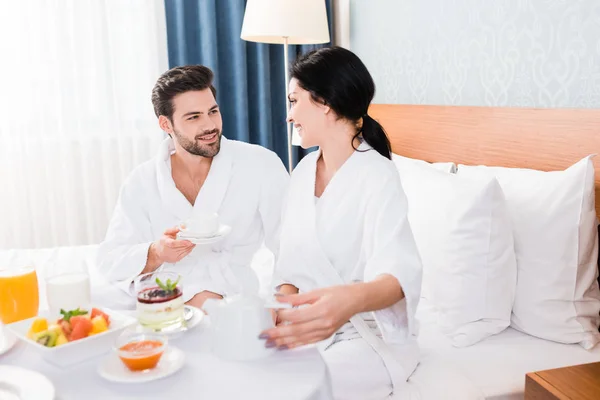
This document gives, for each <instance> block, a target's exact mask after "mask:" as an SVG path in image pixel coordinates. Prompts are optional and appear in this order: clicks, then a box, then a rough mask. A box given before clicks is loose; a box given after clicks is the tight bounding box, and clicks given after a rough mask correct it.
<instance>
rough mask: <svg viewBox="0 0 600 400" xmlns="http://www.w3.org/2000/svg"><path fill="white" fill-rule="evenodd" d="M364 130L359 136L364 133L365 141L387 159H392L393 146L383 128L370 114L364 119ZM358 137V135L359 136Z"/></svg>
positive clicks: (362, 129)
mask: <svg viewBox="0 0 600 400" xmlns="http://www.w3.org/2000/svg"><path fill="white" fill-rule="evenodd" d="M362 120H363V123H362V128H361V130H360V132H359V133H358V134H361V133H362V137H363V139H364V140H365V141H366V142H367V143H368V144H369V146H371V147H372V148H373V149H375V150H376V151H377V152H378V153H379V154H381V155H382V156H384V157H385V158H388V159H391V158H392V146H391V145H390V140H389V139H388V137H387V135H386V133H385V130H383V126H381V125H380V124H379V122H377V121H375V120H374V119H373V118H371V117H370V116H369V115H368V114H365V115H364V116H363V117H362ZM357 136H358V135H357Z"/></svg>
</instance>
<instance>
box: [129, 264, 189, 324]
mask: <svg viewBox="0 0 600 400" xmlns="http://www.w3.org/2000/svg"><path fill="white" fill-rule="evenodd" d="M135 291H136V294H137V317H138V322H139V323H140V324H141V325H142V326H144V327H145V328H148V329H151V330H154V331H170V330H177V329H179V328H182V327H185V319H184V302H183V287H182V285H181V276H180V275H179V274H177V273H175V272H160V271H155V272H150V273H148V274H143V275H140V276H138V277H137V278H136V280H135Z"/></svg>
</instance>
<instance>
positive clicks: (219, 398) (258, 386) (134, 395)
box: [0, 321, 332, 400]
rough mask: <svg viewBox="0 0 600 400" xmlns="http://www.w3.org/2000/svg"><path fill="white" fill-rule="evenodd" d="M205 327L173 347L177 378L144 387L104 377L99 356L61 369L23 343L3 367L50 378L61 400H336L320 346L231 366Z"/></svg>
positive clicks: (2, 359)
mask: <svg viewBox="0 0 600 400" xmlns="http://www.w3.org/2000/svg"><path fill="white" fill-rule="evenodd" d="M207 328H208V327H207V325H206V324H205V323H204V321H203V322H202V324H201V325H200V326H198V327H196V328H194V329H193V330H191V331H189V332H186V333H185V335H183V336H180V337H178V338H176V339H173V340H172V341H171V342H170V343H171V345H172V346H176V347H178V348H180V349H181V350H183V351H184V352H185V355H186V362H185V365H184V366H183V368H182V369H181V370H179V371H178V372H177V373H176V374H175V375H172V376H169V377H166V378H163V379H160V380H156V381H153V382H149V383H142V384H128V383H113V382H109V381H107V380H105V379H104V378H102V377H101V376H100V375H99V374H98V372H97V368H98V365H99V363H100V361H101V360H102V357H105V356H102V357H98V358H95V359H92V360H89V361H86V362H84V363H81V364H77V365H75V366H71V367H68V368H65V369H59V368H57V367H54V366H53V365H51V364H48V363H47V362H46V361H44V360H43V359H42V358H41V355H39V353H37V352H36V351H35V350H33V349H32V348H31V347H30V346H28V345H26V344H24V343H17V345H16V346H15V347H14V348H13V349H12V350H11V351H9V352H8V353H6V354H5V355H3V356H0V364H7V365H15V366H20V367H25V368H29V369H32V370H35V371H38V372H40V373H42V374H44V375H46V376H47V377H48V378H49V379H50V380H51V381H52V383H53V384H54V386H55V388H56V393H57V397H56V400H71V399H149V398H162V399H182V400H183V399H207V400H208V399H210V400H213V399H214V400H228V399H245V400H246V399H247V400H253V399H257V400H259V399H260V400H269V399H273V400H275V399H277V400H280V399H286V400H296V399H297V400H331V399H332V396H331V386H330V381H329V374H328V371H327V367H326V365H325V363H324V361H323V359H322V358H321V355H320V353H319V351H318V350H317V349H316V348H315V347H307V348H304V349H296V350H287V351H279V352H277V353H275V354H274V355H273V356H271V357H269V358H267V359H264V360H260V361H253V362H244V363H241V362H240V363H237V362H226V361H223V360H221V359H219V358H217V357H215V356H214V355H212V354H211V353H210V351H209V349H208V348H207V347H208V345H207V344H206V343H207V342H208V341H207V340H204V339H206V337H207V336H208V332H207Z"/></svg>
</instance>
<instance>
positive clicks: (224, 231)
mask: <svg viewBox="0 0 600 400" xmlns="http://www.w3.org/2000/svg"><path fill="white" fill-rule="evenodd" d="M230 232H231V227H230V226H228V225H220V226H219V230H218V231H217V234H216V235H214V236H211V237H198V236H195V235H194V234H192V233H188V232H187V231H185V230H182V231H180V232H179V233H178V234H177V238H178V239H181V240H189V241H190V242H192V243H194V244H211V243H217V242H220V241H221V240H223V238H225V236H227V235H229V233H230Z"/></svg>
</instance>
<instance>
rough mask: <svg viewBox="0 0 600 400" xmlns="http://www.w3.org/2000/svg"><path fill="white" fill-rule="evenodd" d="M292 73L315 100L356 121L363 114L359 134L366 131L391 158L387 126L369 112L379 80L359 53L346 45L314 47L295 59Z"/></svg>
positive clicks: (368, 139)
mask: <svg viewBox="0 0 600 400" xmlns="http://www.w3.org/2000/svg"><path fill="white" fill-rule="evenodd" d="M291 76H292V78H296V79H297V80H298V85H300V87H301V88H303V89H304V90H307V91H308V92H310V95H311V97H312V99H313V100H314V101H316V102H322V103H325V104H326V105H327V106H329V107H331V109H332V110H333V111H335V113H336V114H337V115H339V116H340V117H341V118H345V119H347V120H348V121H351V122H353V123H358V121H359V120H360V119H361V118H362V119H363V123H362V128H361V129H360V130H359V132H358V133H357V134H356V136H355V138H356V137H358V136H359V135H360V134H361V133H362V137H363V139H364V140H365V141H366V142H367V143H368V144H369V145H370V146H371V147H373V148H374V149H375V150H377V152H378V153H379V154H381V155H382V156H384V157H387V158H391V146H390V141H389V139H388V137H387V135H386V134H385V131H384V130H383V127H382V126H381V125H379V123H378V122H377V121H375V120H374V119H373V118H371V117H370V116H369V115H367V112H368V110H369V105H370V104H371V101H372V100H373V96H375V83H374V82H373V78H372V77H371V74H369V71H368V70H367V67H365V65H364V64H363V62H362V61H361V60H360V58H358V56H356V54H354V53H352V52H351V51H350V50H346V49H344V48H342V47H325V48H322V49H318V50H314V51H311V52H309V53H307V54H305V55H303V56H301V57H300V58H298V59H297V60H296V62H294V64H293V65H292V70H291Z"/></svg>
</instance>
